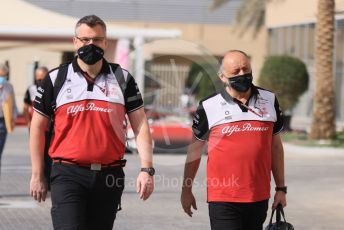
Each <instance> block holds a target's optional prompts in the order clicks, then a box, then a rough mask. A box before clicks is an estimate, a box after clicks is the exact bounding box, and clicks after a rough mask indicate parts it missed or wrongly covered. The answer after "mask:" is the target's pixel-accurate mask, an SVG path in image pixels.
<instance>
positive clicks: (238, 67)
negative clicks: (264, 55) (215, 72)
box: [219, 50, 252, 78]
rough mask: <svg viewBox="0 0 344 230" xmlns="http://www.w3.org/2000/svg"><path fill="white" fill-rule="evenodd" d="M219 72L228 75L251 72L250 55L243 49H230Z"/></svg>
mask: <svg viewBox="0 0 344 230" xmlns="http://www.w3.org/2000/svg"><path fill="white" fill-rule="evenodd" d="M219 72H220V73H221V74H223V75H225V76H226V77H227V78H228V77H233V76H237V75H243V74H246V73H251V72H252V69H251V63H250V59H249V57H248V55H247V54H246V53H245V52H243V51H241V50H230V51H227V52H226V53H225V54H224V57H223V59H222V63H221V67H220V70H219Z"/></svg>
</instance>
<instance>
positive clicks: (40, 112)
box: [33, 108, 50, 118]
mask: <svg viewBox="0 0 344 230" xmlns="http://www.w3.org/2000/svg"><path fill="white" fill-rule="evenodd" d="M33 109H34V110H35V111H36V112H37V113H39V114H41V115H43V116H45V117H47V118H50V116H48V115H46V114H45V113H43V112H42V111H39V110H38V109H36V108H33Z"/></svg>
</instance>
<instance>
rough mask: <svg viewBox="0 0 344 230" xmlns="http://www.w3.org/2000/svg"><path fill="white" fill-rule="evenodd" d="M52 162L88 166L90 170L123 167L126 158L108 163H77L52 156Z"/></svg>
mask: <svg viewBox="0 0 344 230" xmlns="http://www.w3.org/2000/svg"><path fill="white" fill-rule="evenodd" d="M53 163H54V164H68V165H77V166H79V167H82V168H88V169H90V170H95V171H100V170H102V169H106V168H119V167H121V168H123V167H125V164H126V163H127V160H126V159H122V160H117V161H114V162H112V163H109V164H100V163H92V164H82V163H78V162H75V161H71V160H66V159H62V158H54V159H53Z"/></svg>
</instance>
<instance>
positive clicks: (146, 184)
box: [136, 172, 154, 200]
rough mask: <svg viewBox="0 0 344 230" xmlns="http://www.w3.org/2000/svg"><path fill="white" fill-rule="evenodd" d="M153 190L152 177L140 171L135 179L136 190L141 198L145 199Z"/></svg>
mask: <svg viewBox="0 0 344 230" xmlns="http://www.w3.org/2000/svg"><path fill="white" fill-rule="evenodd" d="M153 190H154V178H153V176H150V175H149V174H148V173H147V172H140V174H139V176H138V177H137V180H136V192H137V193H139V195H140V198H141V199H142V200H147V199H148V198H149V196H150V195H151V194H152V192H153Z"/></svg>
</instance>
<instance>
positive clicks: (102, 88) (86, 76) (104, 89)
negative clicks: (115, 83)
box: [82, 72, 108, 96]
mask: <svg viewBox="0 0 344 230" xmlns="http://www.w3.org/2000/svg"><path fill="white" fill-rule="evenodd" d="M82 75H83V76H84V77H85V79H86V80H87V81H88V82H91V83H92V84H93V85H95V86H97V87H98V88H99V89H100V91H102V92H103V93H104V94H105V96H108V90H107V88H108V85H107V78H105V88H104V87H102V86H100V85H98V84H96V79H93V78H92V77H91V76H90V75H88V73H87V72H82Z"/></svg>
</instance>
